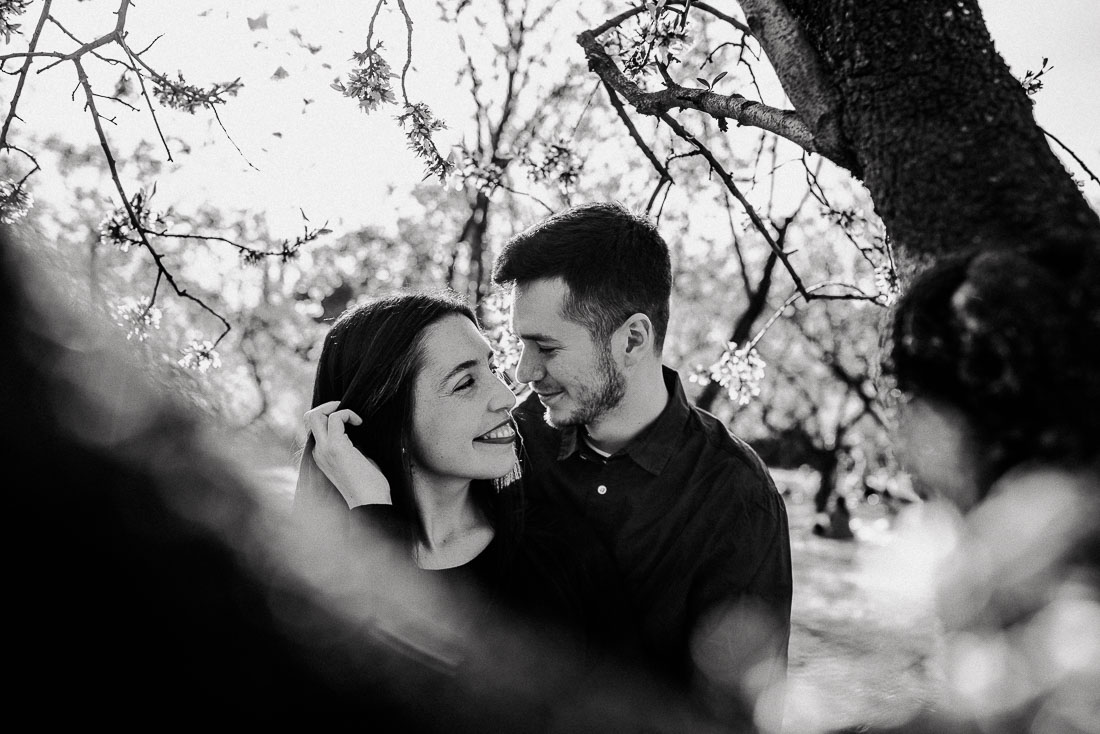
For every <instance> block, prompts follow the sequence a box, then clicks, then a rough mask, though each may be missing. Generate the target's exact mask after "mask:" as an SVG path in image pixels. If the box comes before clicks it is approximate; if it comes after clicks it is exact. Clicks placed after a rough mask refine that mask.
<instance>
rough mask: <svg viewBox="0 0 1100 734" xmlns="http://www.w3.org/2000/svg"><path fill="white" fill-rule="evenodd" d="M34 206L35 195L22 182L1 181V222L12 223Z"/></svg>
mask: <svg viewBox="0 0 1100 734" xmlns="http://www.w3.org/2000/svg"><path fill="white" fill-rule="evenodd" d="M32 206H34V197H33V196H31V194H30V192H29V191H27V188H26V187H25V186H24V185H23V184H21V183H18V184H17V183H14V182H13V181H0V222H3V223H4V224H11V223H13V222H15V221H16V220H19V219H22V218H23V217H25V216H26V215H27V212H28V211H30V208H31V207H32Z"/></svg>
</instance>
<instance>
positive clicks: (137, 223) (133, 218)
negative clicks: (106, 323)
mask: <svg viewBox="0 0 1100 734" xmlns="http://www.w3.org/2000/svg"><path fill="white" fill-rule="evenodd" d="M124 6H125V4H124ZM72 62H73V64H74V65H75V66H76V74H77V79H78V80H79V83H80V86H81V87H82V88H83V89H84V97H85V99H86V100H87V105H88V111H89V112H90V113H91V116H92V124H93V125H94V126H95V131H96V135H97V136H98V137H99V145H100V148H101V149H102V150H103V156H104V158H105V159H106V161H107V168H108V170H109V171H110V173H111V180H112V181H113V182H114V184H115V190H116V191H118V195H119V197H120V198H121V199H122V206H123V207H124V208H125V209H126V214H127V216H128V217H129V219H130V223H131V225H132V227H133V229H134V231H136V232H137V233H138V236H139V237H140V238H141V244H142V247H144V248H145V249H146V250H147V251H148V252H149V254H150V255H151V256H152V257H153V261H154V262H155V263H156V266H157V271H158V283H159V278H160V277H161V276H163V277H164V279H165V281H167V282H168V284H169V285H171V286H172V289H173V290H174V291H175V292H176V295H178V296H179V297H181V298H186V299H188V300H190V301H193V302H195V303H196V304H198V306H199V307H200V308H202V309H203V310H204V311H206V312H208V313H210V314H211V315H212V316H214V318H216V319H218V320H219V321H220V322H221V323H222V325H223V326H224V327H225V330H224V331H223V332H222V334H221V336H219V337H218V339H217V341H215V342H214V344H215V346H216V345H217V344H218V343H220V342H221V340H222V339H224V338H225V336H226V335H227V334H228V333H229V332H230V330H231V329H232V327H231V326H230V325H229V322H228V321H226V319H225V318H224V317H223V316H222V315H221V314H219V313H218V312H216V311H214V309H212V308H210V306H208V305H207V304H206V303H205V302H204V301H203V300H202V299H200V298H198V297H196V296H193V295H191V294H190V293H188V292H187V291H186V290H184V289H182V288H180V286H179V285H178V284H177V283H176V281H175V279H174V278H173V277H172V274H171V273H170V272H169V271H168V269H167V267H165V265H164V262H163V256H162V255H161V254H160V253H159V252H157V251H156V249H154V248H153V246H152V244H151V243H150V242H149V239H148V238H147V237H146V236H145V233H144V232H143V231H142V227H141V220H140V219H139V218H138V216H137V213H136V212H135V211H134V208H133V206H131V204H130V199H129V197H127V196H126V190H125V189H124V188H123V186H122V180H121V179H120V178H119V175H118V167H117V166H116V165H115V157H114V154H113V153H112V152H111V146H110V144H108V142H107V135H106V134H105V133H104V131H103V126H102V125H101V124H100V122H99V120H100V115H99V112H98V111H97V110H96V106H95V94H94V93H93V92H92V85H91V82H89V81H88V74H87V72H85V71H84V65H83V64H82V63H81V62H80V58H79V57H77V58H74V59H72ZM154 298H155V291H154Z"/></svg>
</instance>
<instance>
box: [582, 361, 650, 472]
mask: <svg viewBox="0 0 1100 734" xmlns="http://www.w3.org/2000/svg"><path fill="white" fill-rule="evenodd" d="M668 400H669V393H668V389H667V388H666V387H665V380H664V374H663V372H662V370H661V364H660V362H657V363H656V364H655V365H654V366H653V369H647V370H645V371H644V372H639V373H638V374H637V375H636V376H635V378H634V380H633V381H632V382H631V383H630V384H629V385H628V386H627V389H626V394H625V395H623V399H622V402H620V403H619V404H618V405H617V406H615V408H614V409H613V410H610V411H608V412H607V413H606V414H605V415H603V416H600V418H599V419H598V420H596V421H594V422H592V423H589V424H588V425H587V426H585V429H586V430H587V432H588V440H589V442H590V443H591V444H592V445H593V446H594V447H595V448H597V449H599V450H601V451H605V452H607V453H609V454H613V453H615V452H616V451H618V450H620V449H622V448H623V447H624V446H626V445H627V444H629V443H630V442H631V441H633V440H634V439H635V438H636V437H637V436H638V435H639V434H640V433H641V432H642V431H644V430H645V429H646V428H649V426H651V425H652V424H653V422H654V421H655V420H657V417H658V416H659V415H661V411H663V410H664V409H665V406H666V405H667V404H668Z"/></svg>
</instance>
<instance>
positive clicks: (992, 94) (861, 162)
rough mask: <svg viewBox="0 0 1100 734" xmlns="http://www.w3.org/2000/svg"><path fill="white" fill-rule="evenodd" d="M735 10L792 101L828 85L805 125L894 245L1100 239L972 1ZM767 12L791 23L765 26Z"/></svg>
mask: <svg viewBox="0 0 1100 734" xmlns="http://www.w3.org/2000/svg"><path fill="white" fill-rule="evenodd" d="M742 7H743V8H744V10H745V13H746V17H747V19H748V21H749V25H750V27H752V28H753V29H754V31H755V32H756V33H757V35H758V37H759V38H760V39H761V42H762V44H763V45H764V47H765V50H766V51H767V52H768V56H769V58H770V59H771V60H772V61H773V63H775V64H776V70H777V72H778V74H779V77H780V79H781V80H783V85H784V88H785V89H786V90H787V91H788V94H789V95H790V96H791V98H792V100H793V101H794V102H795V105H796V107H798V106H799V99H798V98H796V97H797V95H798V94H799V92H798V91H797V90H798V88H799V87H798V85H802V86H803V87H814V85H816V88H818V89H820V87H822V86H824V87H827V90H826V91H827V92H828V94H819V95H818V97H819V98H825V99H827V100H831V101H832V102H834V103H835V104H836V105H837V106H836V107H835V108H834V109H833V110H832V114H821V115H819V116H818V117H813V118H811V119H806V122H807V124H809V125H810V126H811V127H815V125H816V126H817V128H818V129H815V134H820V135H822V136H828V137H829V138H830V139H831V140H832V141H834V142H833V144H834V145H836V146H839V147H840V149H841V150H840V152H839V153H838V154H834V155H829V157H831V158H832V159H833V160H834V161H837V162H839V163H841V164H842V165H845V164H846V162H847V163H848V165H846V167H847V168H849V169H850V170H852V171H853V172H854V173H856V175H857V176H859V177H861V178H862V179H863V182H864V184H865V185H866V186H867V188H868V190H869V191H870V193H871V196H872V198H873V200H874V202H875V208H876V210H877V212H878V214H879V215H880V216H881V217H882V219H883V221H884V223H885V224H886V227H887V229H888V230H889V231H890V233H891V235H892V236H893V238H894V241H895V243H896V244H897V245H898V248H899V250H900V251H901V252H902V253H903V254H908V255H929V256H932V257H933V258H934V257H936V256H940V255H943V254H945V253H948V252H953V251H958V250H961V249H966V248H969V247H991V246H992V247H1013V248H1019V247H1029V246H1033V245H1035V244H1037V243H1038V242H1039V241H1040V240H1042V241H1044V242H1045V243H1051V242H1064V243H1070V244H1074V245H1076V244H1082V243H1085V244H1087V246H1088V247H1095V243H1096V242H1097V241H1100V219H1098V217H1097V214H1096V212H1094V211H1093V210H1092V209H1091V208H1090V207H1089V206H1088V204H1087V202H1086V201H1085V199H1084V197H1083V195H1082V193H1081V191H1080V190H1079V189H1078V187H1077V185H1076V184H1075V183H1074V181H1073V179H1072V178H1071V177H1070V176H1069V175H1068V173H1067V172H1066V170H1065V168H1064V167H1063V166H1062V164H1061V162H1060V161H1059V160H1058V158H1057V157H1056V156H1055V155H1054V153H1053V152H1052V151H1051V149H1050V146H1049V145H1048V143H1047V140H1046V136H1045V135H1044V133H1043V131H1042V130H1041V129H1040V128H1039V127H1038V125H1037V124H1036V123H1035V120H1034V117H1033V116H1032V109H1031V101H1030V99H1029V98H1028V96H1027V94H1026V93H1025V92H1024V90H1023V87H1022V86H1021V85H1020V83H1019V82H1018V81H1017V80H1016V79H1014V78H1013V77H1012V75H1011V74H1010V73H1009V71H1008V67H1007V66H1006V64H1005V63H1004V61H1003V60H1002V59H1001V57H1000V56H999V55H998V54H997V52H996V50H995V49H994V47H993V41H992V40H991V39H990V36H989V33H988V31H987V30H986V27H985V23H984V20H983V18H982V14H981V11H980V10H979V9H978V6H977V3H976V2H975V1H974V0H922V1H920V2H917V1H915V0H763V1H760V0H743V2H742ZM774 14H778V15H781V16H782V15H784V14H786V17H787V19H788V20H791V19H793V21H794V24H795V26H796V27H797V29H798V33H793V34H792V33H790V32H786V33H780V32H777V31H775V30H774V28H775V25H776V24H775V23H772V18H771V17H770V16H771V15H774ZM769 23H771V25H770V26H769ZM810 57H812V58H810ZM792 90H795V92H794V93H792ZM815 99H816V98H815ZM800 112H801V110H800ZM804 119H805V118H804ZM834 119H835V120H839V129H838V130H834V129H833V128H835V127H836V126H835V124H834V122H833V121H834ZM830 126H832V127H830ZM825 152H826V153H827V154H828V152H827V151H825ZM851 161H854V164H851Z"/></svg>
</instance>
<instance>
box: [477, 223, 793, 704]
mask: <svg viewBox="0 0 1100 734" xmlns="http://www.w3.org/2000/svg"><path fill="white" fill-rule="evenodd" d="M493 280H494V281H495V282H496V283H497V284H499V285H503V286H506V287H511V289H512V293H513V306H512V308H513V320H512V326H513V330H514V332H515V334H516V335H517V336H518V337H519V339H520V340H521V341H522V345H523V353H522V358H521V360H520V362H519V366H518V367H517V370H516V377H517V379H518V380H519V381H521V382H525V383H527V384H528V385H529V386H530V387H531V389H532V394H531V395H530V396H529V397H528V398H527V399H526V400H525V401H524V402H523V403H522V404H521V405H520V406H519V407H518V408H517V409H516V410H515V413H514V415H515V418H516V422H517V424H518V426H519V429H520V433H521V435H522V437H523V439H524V448H525V452H526V462H527V465H526V466H525V472H524V476H525V485H526V487H527V489H528V496H529V498H530V499H531V501H532V502H548V503H553V504H555V505H558V506H564V507H567V508H570V509H572V510H573V511H574V512H576V513H577V514H578V515H580V516H581V517H583V518H584V520H585V521H586V522H588V523H589V524H590V525H591V526H592V527H593V528H594V529H595V530H596V532H597V534H598V535H599V536H600V537H601V538H602V539H603V541H604V542H605V543H606V545H607V546H608V548H609V550H610V551H611V553H612V555H613V556H614V558H615V560H616V562H617V563H618V566H619V568H620V571H621V572H622V574H623V577H624V580H625V582H626V587H627V592H628V594H629V597H630V602H631V604H632V606H633V608H634V610H635V611H636V614H637V621H638V624H639V627H640V630H641V635H642V638H643V643H644V646H645V648H646V651H645V652H646V654H647V656H648V657H649V658H650V660H651V661H652V662H654V663H655V664H656V665H657V667H658V668H659V669H661V670H663V671H665V672H667V673H668V674H669V675H670V676H671V677H672V678H673V679H674V680H677V681H680V682H682V683H689V682H690V683H691V685H692V686H693V687H695V688H696V689H697V690H699V691H701V692H702V693H704V694H707V695H708V697H709V698H712V699H713V700H712V701H711V703H712V704H713V706H716V707H718V713H719V714H723V715H728V716H727V718H735V719H739V718H742V717H744V716H746V715H751V712H747V711H745V710H742V709H741V707H740V705H739V704H737V703H735V702H733V701H732V700H731V696H730V694H731V692H732V693H734V694H737V695H735V696H733V697H732V698H736V697H738V696H740V697H741V698H742V699H746V700H748V701H750V702H751V701H752V700H754V699H756V698H757V697H758V696H759V695H761V694H762V693H763V692H764V690H765V689H766V688H767V685H766V684H763V683H761V681H765V682H767V683H775V682H779V681H781V680H782V677H783V674H784V671H785V666H786V654H787V641H788V638H789V633H790V603H791V560H790V540H789V533H788V528H787V516H786V510H785V507H784V504H783V500H782V498H781V497H780V495H779V493H778V492H777V491H776V488H775V485H774V483H773V482H772V480H771V477H770V476H769V475H768V472H767V470H766V468H765V467H764V465H763V463H762V462H761V461H760V459H759V457H757V455H756V454H755V453H754V452H753V450H752V449H751V448H750V447H749V446H748V445H747V444H745V443H744V442H743V441H741V440H740V439H738V438H736V437H735V436H733V435H732V434H730V432H729V431H728V430H727V429H726V427H725V426H724V425H722V423H721V422H720V421H718V420H717V419H716V418H715V417H714V416H712V415H710V414H709V413H707V412H705V411H703V410H700V409H698V408H696V407H694V406H693V405H691V404H689V403H688V401H687V398H686V396H685V394H684V390H683V386H682V385H681V382H680V379H679V377H678V375H677V374H676V372H674V371H673V370H671V369H669V368H667V367H665V366H663V364H662V361H661V354H662V346H663V343H664V338H665V332H666V327H667V325H668V318H669V297H670V293H671V284H672V277H671V266H670V261H669V253H668V247H667V245H666V244H665V242H664V240H663V239H662V238H661V236H660V235H659V234H658V232H657V230H656V228H655V227H654V226H653V225H652V224H651V223H650V222H649V221H648V220H646V219H645V218H643V217H640V216H637V215H634V214H631V213H630V212H629V211H627V210H626V209H624V208H623V207H621V206H619V205H617V204H605V203H597V204H589V205H583V206H578V207H574V208H572V209H569V210H567V211H564V212H562V213H559V214H557V215H554V216H551V217H549V218H548V219H546V220H544V221H542V222H540V223H538V224H536V225H534V226H533V227H531V228H529V229H528V230H526V231H524V232H522V233H520V234H519V235H516V236H515V237H513V238H512V239H511V240H510V241H509V242H508V243H507V245H506V246H505V248H504V250H503V251H502V252H501V254H500V256H499V258H498V259H497V261H496V264H495V267H494V272H493ZM770 700H771V701H772V702H773V704H774V702H775V700H776V699H774V698H772V699H770ZM713 706H712V707H713ZM727 709H728V710H727ZM771 714H772V715H776V714H777V711H776V710H775V706H774V705H773V706H772V711H771Z"/></svg>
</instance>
